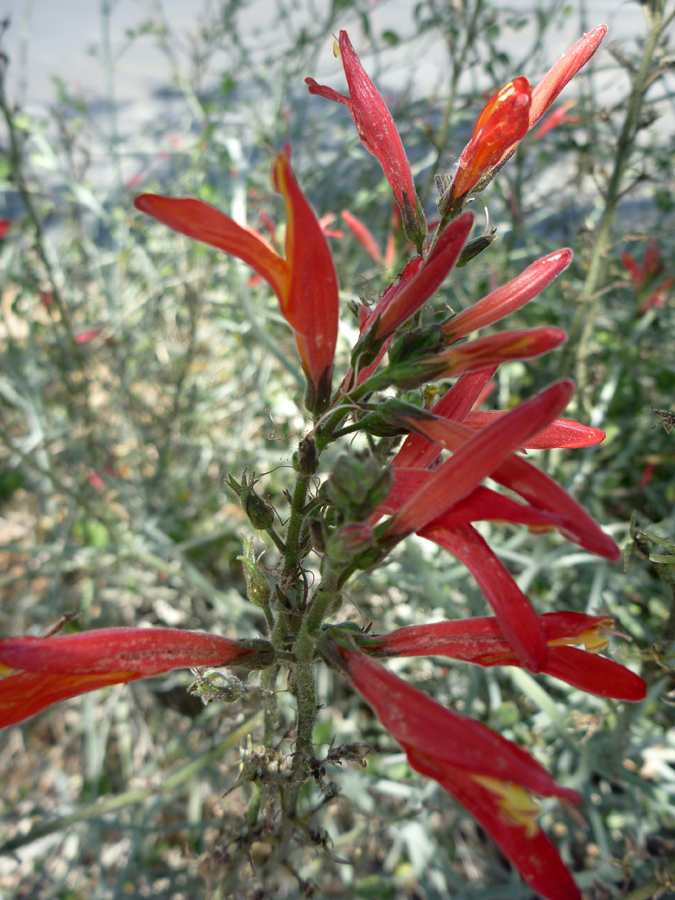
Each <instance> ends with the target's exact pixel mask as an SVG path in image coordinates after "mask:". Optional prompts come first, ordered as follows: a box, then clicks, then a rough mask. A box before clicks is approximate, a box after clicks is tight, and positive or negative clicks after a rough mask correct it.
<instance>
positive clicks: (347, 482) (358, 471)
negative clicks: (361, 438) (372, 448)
mask: <svg viewBox="0 0 675 900" xmlns="http://www.w3.org/2000/svg"><path fill="white" fill-rule="evenodd" d="M393 482H394V473H393V472H392V470H391V468H390V467H385V466H382V465H381V464H380V463H379V462H378V461H377V460H376V459H374V458H373V457H372V456H371V455H370V453H369V452H368V451H367V450H366V451H363V452H362V453H355V454H353V455H347V454H344V455H343V456H340V457H339V458H338V460H337V462H336V463H335V466H334V468H333V471H332V473H331V476H330V478H329V479H328V481H327V482H326V494H327V495H328V497H329V499H330V500H331V501H332V503H333V504H334V505H335V506H336V507H337V509H338V510H339V512H340V513H341V514H342V516H343V518H344V519H346V520H347V521H348V522H361V521H363V520H364V519H367V518H368V516H369V515H370V514H371V513H372V512H373V511H374V510H375V509H376V508H377V507H378V506H379V505H380V503H381V502H382V501H383V500H384V498H385V497H386V496H387V494H388V493H389V491H390V490H391V488H392V485H393Z"/></svg>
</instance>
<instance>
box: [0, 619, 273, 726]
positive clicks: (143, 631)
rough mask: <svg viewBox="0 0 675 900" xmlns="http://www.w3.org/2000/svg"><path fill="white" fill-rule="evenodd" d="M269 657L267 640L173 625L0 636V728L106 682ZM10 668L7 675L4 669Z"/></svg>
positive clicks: (256, 664) (256, 662) (255, 663)
mask: <svg viewBox="0 0 675 900" xmlns="http://www.w3.org/2000/svg"><path fill="white" fill-rule="evenodd" d="M239 661H245V663H246V665H247V666H250V667H252V668H264V667H265V666H267V665H269V664H270V662H271V661H272V648H271V646H270V645H269V644H267V642H266V641H248V642H237V641H231V640H228V638H224V637H219V636H218V635H215V634H205V633H202V632H199V631H180V630H177V629H172V628H100V629H97V630H96V631H86V632H82V633H81V634H71V635H58V636H56V637H16V638H2V639H0V674H6V675H7V677H6V678H3V679H2V680H0V728H4V727H6V726H7V725H14V724H15V723H16V722H21V721H22V720H23V719H27V718H28V717H29V716H32V715H34V714H35V713H37V712H39V711H40V710H42V709H44V708H45V707H47V706H49V705H50V704H52V703H56V702H58V701H59V700H66V699H67V698H69V697H76V696H77V695H78V694H86V693H88V692H89V691H95V690H97V689H98V688H101V687H106V686H108V685H110V684H124V683H125V682H127V681H135V680H136V679H138V678H148V677H150V676H151V675H160V674H162V673H163V672H170V671H171V670H172V669H182V668H186V667H190V666H196V667H200V666H229V665H232V663H235V662H239ZM10 673H12V674H10Z"/></svg>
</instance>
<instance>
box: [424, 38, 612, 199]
mask: <svg viewBox="0 0 675 900" xmlns="http://www.w3.org/2000/svg"><path fill="white" fill-rule="evenodd" d="M606 34H607V26H606V25H598V27H597V28H594V29H593V31H590V32H589V33H588V34H585V35H584V36H583V37H582V38H581V39H580V40H578V41H577V42H576V44H575V45H574V46H573V47H571V48H570V49H569V50H568V51H567V52H566V53H564V54H563V56H562V57H561V58H560V59H559V60H558V62H557V63H556V64H555V65H554V66H553V67H552V68H551V69H550V70H549V71H548V72H547V73H546V75H544V77H543V78H542V80H541V81H540V82H539V84H538V85H537V86H536V87H535V88H534V89H532V90H530V85H529V83H528V81H527V79H526V78H522V77H520V78H516V79H514V81H512V82H510V84H507V85H506V87H504V88H502V89H501V90H500V91H498V92H497V93H496V94H495V95H494V97H492V98H491V99H490V100H489V101H488V103H487V105H486V106H485V108H484V109H483V111H482V113H481V114H480V116H479V117H478V121H477V122H476V125H475V128H474V131H473V135H472V137H471V140H470V141H469V143H468V144H467V145H466V147H465V148H464V151H463V153H462V155H461V157H460V160H459V163H458V164H457V171H456V173H455V177H454V180H453V182H452V186H451V189H450V190H449V191H448V192H447V193H446V194H444V195H443V198H442V201H441V202H439V209H440V211H441V214H442V215H446V214H447V213H448V212H449V210H451V209H452V207H453V206H458V205H459V204H461V202H462V200H463V199H464V198H465V197H466V196H467V195H468V194H469V193H471V191H474V190H476V191H480V190H482V189H483V188H484V187H486V185H487V184H488V183H489V182H490V180H491V179H492V177H493V176H494V175H495V174H496V173H497V172H498V171H499V169H501V167H502V166H503V165H504V163H506V161H507V160H508V159H509V158H510V157H511V156H512V155H513V153H514V152H515V150H516V147H517V146H518V144H519V143H520V141H521V140H522V139H523V138H524V137H525V135H526V134H527V132H528V131H529V130H530V128H533V127H534V126H535V125H536V124H537V122H538V121H539V120H540V119H541V117H542V116H543V115H544V113H546V112H547V110H548V109H550V107H551V104H552V103H553V102H554V101H555V99H556V97H557V96H558V95H559V94H560V92H561V91H562V89H563V88H564V87H565V85H566V84H567V83H568V82H569V81H571V80H572V78H574V76H575V75H576V74H577V72H578V71H579V70H580V69H581V68H582V67H583V66H585V65H586V63H587V62H588V61H589V59H590V58H591V57H592V56H593V54H594V53H595V51H596V50H597V49H598V47H599V46H600V42H601V41H602V39H603V38H604V36H605V35H606Z"/></svg>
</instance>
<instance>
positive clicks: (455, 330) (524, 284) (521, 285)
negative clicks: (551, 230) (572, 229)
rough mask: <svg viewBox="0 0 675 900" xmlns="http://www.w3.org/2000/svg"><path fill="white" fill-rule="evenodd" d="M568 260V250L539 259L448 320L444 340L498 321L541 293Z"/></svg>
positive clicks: (566, 264) (569, 255)
mask: <svg viewBox="0 0 675 900" xmlns="http://www.w3.org/2000/svg"><path fill="white" fill-rule="evenodd" d="M571 261H572V251H571V250H568V249H563V250H556V251H555V253H549V254H548V255H547V256H542V257H541V259H538V260H537V261H536V262H533V263H532V265H530V266H528V267H527V269H525V271H524V272H521V273H520V275H518V277H517V278H514V279H513V281H509V283H508V284H505V285H504V286H503V287H500V288H497V290H496V291H493V292H492V293H491V294H488V295H487V297H483V299H482V300H479V301H478V302H477V303H474V305H473V306H471V307H469V308H468V309H465V310H463V311H462V312H460V313H457V314H456V315H454V316H452V318H451V319H448V320H447V322H445V323H444V324H443V331H444V332H445V334H446V335H447V336H448V338H460V337H464V336H465V335H467V334H470V333H471V332H472V331H475V330H476V329H477V328H484V327H485V326H486V325H492V323H493V322H498V321H499V319H503V318H504V317H505V316H508V315H510V314H511V313H512V312H515V311H516V310H517V309H520V307H521V306H524V305H525V304H526V303H529V302H530V300H532V299H533V298H534V297H536V296H537V294H539V293H541V291H543V290H544V288H545V287H548V285H549V284H550V283H551V282H552V281H553V279H554V278H556V277H557V276H558V275H559V274H560V273H561V272H562V271H563V270H564V269H566V268H567V266H569V264H570V262H571Z"/></svg>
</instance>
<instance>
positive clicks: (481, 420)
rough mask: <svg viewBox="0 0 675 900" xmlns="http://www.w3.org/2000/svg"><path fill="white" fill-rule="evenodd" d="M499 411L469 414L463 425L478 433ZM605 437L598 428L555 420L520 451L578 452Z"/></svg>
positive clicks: (498, 415) (497, 415)
mask: <svg viewBox="0 0 675 900" xmlns="http://www.w3.org/2000/svg"><path fill="white" fill-rule="evenodd" d="M503 415H504V412H503V411H502V410H500V409H494V410H484V411H482V412H470V413H467V415H466V416H465V418H464V424H465V425H468V426H469V428H473V429H474V430H477V431H480V429H481V428H485V426H486V425H489V424H490V422H493V421H494V420H495V419H498V418H499V417H500V416H503ZM606 437H607V435H606V434H605V432H604V431H602V429H600V428H593V427H592V426H591V425H582V424H581V423H580V422H576V421H575V420H574V419H556V420H555V421H554V422H551V424H550V425H547V426H546V428H544V429H543V430H542V431H540V432H539V434H535V435H534V437H531V438H528V441H527V446H526V447H521V448H520V449H522V450H554V449H560V448H565V449H566V450H578V449H580V448H581V447H593V446H594V445H595V444H601V443H602V442H603V441H604V439H605V438H606Z"/></svg>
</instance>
